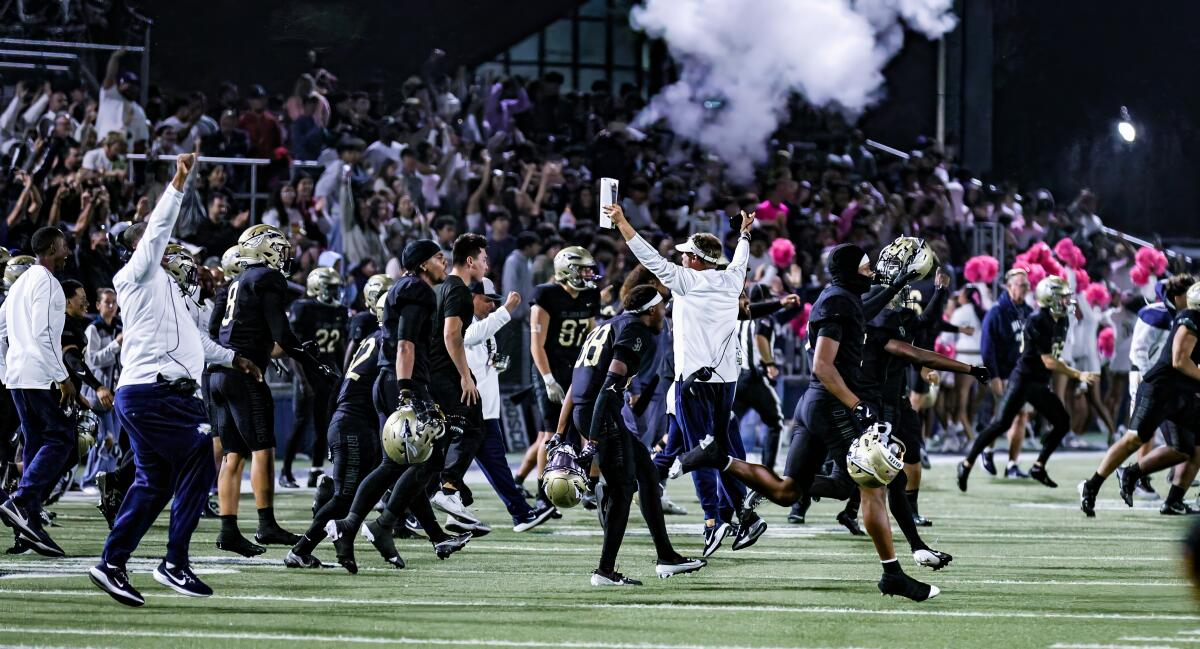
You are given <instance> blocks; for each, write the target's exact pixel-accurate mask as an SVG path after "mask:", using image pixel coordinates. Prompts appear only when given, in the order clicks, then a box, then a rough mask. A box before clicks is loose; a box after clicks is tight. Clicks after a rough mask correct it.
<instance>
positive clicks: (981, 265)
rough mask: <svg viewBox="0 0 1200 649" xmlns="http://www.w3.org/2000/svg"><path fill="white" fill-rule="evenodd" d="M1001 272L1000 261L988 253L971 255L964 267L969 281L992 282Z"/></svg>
mask: <svg viewBox="0 0 1200 649" xmlns="http://www.w3.org/2000/svg"><path fill="white" fill-rule="evenodd" d="M999 272H1000V262H999V261H996V258H995V257H990V256H988V255H979V256H978V257H971V258H970V259H968V260H967V265H966V266H965V267H964V268H963V273H964V274H965V275H966V278H967V281H968V282H983V283H984V284H991V283H992V280H994V279H996V275H997V274H998V273H999Z"/></svg>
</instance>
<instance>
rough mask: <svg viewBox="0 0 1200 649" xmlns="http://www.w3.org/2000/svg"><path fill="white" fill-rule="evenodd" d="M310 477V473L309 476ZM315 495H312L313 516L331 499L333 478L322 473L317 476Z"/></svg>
mask: <svg viewBox="0 0 1200 649" xmlns="http://www.w3.org/2000/svg"><path fill="white" fill-rule="evenodd" d="M309 475H310V476H311V475H312V474H311V473H310V474H309ZM316 489H317V491H316V493H314V494H313V504H312V513H313V516H316V515H317V512H319V511H321V508H322V507H324V506H325V503H327V502H329V501H330V500H332V499H333V478H331V477H329V476H327V475H325V474H324V473H320V474H317V484H316Z"/></svg>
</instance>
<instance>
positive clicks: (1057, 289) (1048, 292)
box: [1037, 275, 1190, 318]
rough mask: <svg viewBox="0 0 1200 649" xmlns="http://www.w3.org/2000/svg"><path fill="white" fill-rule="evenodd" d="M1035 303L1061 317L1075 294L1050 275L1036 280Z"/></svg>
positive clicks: (1057, 277)
mask: <svg viewBox="0 0 1200 649" xmlns="http://www.w3.org/2000/svg"><path fill="white" fill-rule="evenodd" d="M1189 290H1190V289H1189ZM1037 303H1038V306H1040V307H1042V308H1043V309H1046V310H1048V311H1050V315H1052V316H1054V317H1056V318H1061V317H1063V316H1064V315H1066V314H1067V309H1068V308H1070V307H1071V305H1073V304H1074V303H1075V296H1074V295H1072V294H1071V286H1070V285H1069V284H1067V280H1065V279H1063V278H1061V277H1059V276H1058V275H1050V276H1049V277H1047V278H1045V279H1043V280H1042V281H1040V282H1038V285H1037Z"/></svg>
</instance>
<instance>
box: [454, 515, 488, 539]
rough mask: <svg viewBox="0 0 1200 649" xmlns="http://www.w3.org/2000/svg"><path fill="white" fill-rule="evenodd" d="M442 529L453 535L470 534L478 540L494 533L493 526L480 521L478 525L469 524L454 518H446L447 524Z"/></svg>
mask: <svg viewBox="0 0 1200 649" xmlns="http://www.w3.org/2000/svg"><path fill="white" fill-rule="evenodd" d="M442 529H444V530H446V531H447V532H450V533H451V534H462V533H463V532H470V533H471V536H473V537H475V538H477V539H478V538H481V537H484V536H487V535H488V534H491V533H492V526H491V525H488V524H487V523H485V522H483V521H479V522H478V523H469V522H467V521H464V520H462V519H460V518H455V517H453V516H447V517H446V524H445V525H443V526H442Z"/></svg>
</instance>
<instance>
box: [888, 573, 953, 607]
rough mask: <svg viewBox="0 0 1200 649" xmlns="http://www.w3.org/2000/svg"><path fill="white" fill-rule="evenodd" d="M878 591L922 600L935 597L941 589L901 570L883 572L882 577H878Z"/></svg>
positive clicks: (917, 600)
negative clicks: (897, 571)
mask: <svg viewBox="0 0 1200 649" xmlns="http://www.w3.org/2000/svg"><path fill="white" fill-rule="evenodd" d="M879 592H881V593H883V594H884V595H891V596H892V597H895V596H896V595H899V596H901V597H907V598H908V599H911V600H912V601H914V602H923V601H925V600H927V599H933V598H934V597H937V596H938V593H940V592H942V591H941V590H940V589H939V588H938V587H937V586H931V585H929V584H924V583H921V582H919V581H917V580H916V579H913V578H912V577H909V576H908V575H906V574H904V573H902V572H901V573H896V574H889V573H884V575H883V577H881V578H880V579H879Z"/></svg>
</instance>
